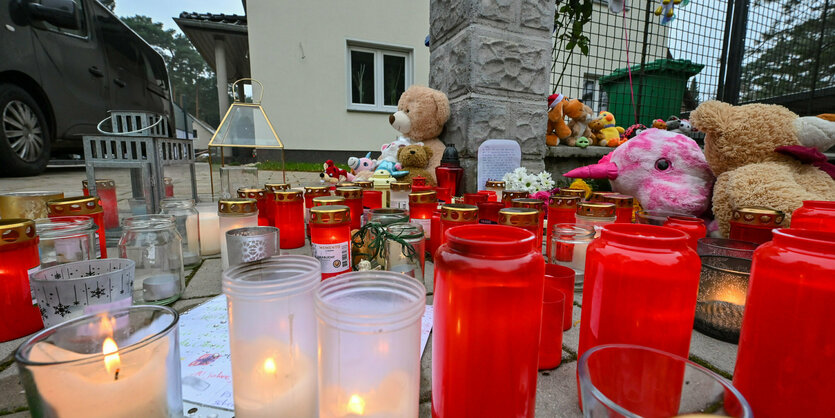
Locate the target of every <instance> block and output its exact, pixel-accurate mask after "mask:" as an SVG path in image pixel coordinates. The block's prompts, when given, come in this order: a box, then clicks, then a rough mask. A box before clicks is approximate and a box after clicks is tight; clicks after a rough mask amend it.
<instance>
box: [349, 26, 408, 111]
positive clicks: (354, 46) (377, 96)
mask: <svg viewBox="0 0 835 418" xmlns="http://www.w3.org/2000/svg"><path fill="white" fill-rule="evenodd" d="M351 51H358V52H369V53H373V54H374V104H362V103H354V102H352V101H351V99H352V96H353V82H354V81H353V80H352V78H351ZM384 55H390V56H396V57H403V58H405V71H404V78H403V79H404V82H405V84H404V86H403V90H404V91H405V90H406V89H407V88H409V86H411V85H412V84H414V82H415V81H414V49H412V48H410V47H406V46H399V45H386V44H378V43H373V42H366V41H358V40H352V39H347V40H346V48H345V85H346V96H345V97H346V109H347V110H349V111H353V112H377V113H394V112H396V111H397V106H396V105H395V106H385V105H383V103H385V97H384V96H383V95H384V91H383V85H384V80H383V56H384Z"/></svg>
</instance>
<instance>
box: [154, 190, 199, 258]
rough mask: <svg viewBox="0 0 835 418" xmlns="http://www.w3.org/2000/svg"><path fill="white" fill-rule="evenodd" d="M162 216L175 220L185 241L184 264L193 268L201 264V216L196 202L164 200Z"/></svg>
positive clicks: (174, 199)
mask: <svg viewBox="0 0 835 418" xmlns="http://www.w3.org/2000/svg"><path fill="white" fill-rule="evenodd" d="M160 214H161V215H169V216H171V217H173V218H174V225H176V227H177V232H179V233H180V237H181V238H182V239H183V264H185V265H187V266H193V265H195V264H197V263H199V262H200V226H199V222H200V221H199V218H200V214H199V212H197V209H196V208H195V207H194V200H191V199H183V198H167V199H162V210H160Z"/></svg>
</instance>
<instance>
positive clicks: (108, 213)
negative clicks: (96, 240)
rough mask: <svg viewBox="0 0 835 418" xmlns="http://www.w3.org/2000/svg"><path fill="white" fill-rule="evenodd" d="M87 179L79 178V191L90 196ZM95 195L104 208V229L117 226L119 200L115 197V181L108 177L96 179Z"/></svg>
mask: <svg viewBox="0 0 835 418" xmlns="http://www.w3.org/2000/svg"><path fill="white" fill-rule="evenodd" d="M87 186H88V183H87V180H81V192H82V193H83V194H84V196H90V189H89V188H88V187H87ZM96 196H98V197H99V198H100V199H101V207H102V210H104V229H113V228H118V227H119V201H118V200H117V199H116V182H115V181H113V180H110V179H96Z"/></svg>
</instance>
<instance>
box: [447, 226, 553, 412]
mask: <svg viewBox="0 0 835 418" xmlns="http://www.w3.org/2000/svg"><path fill="white" fill-rule="evenodd" d="M446 235H447V236H446V238H447V241H446V244H444V245H442V246H441V247H440V248H438V252H437V254H436V257H435V317H434V329H433V337H432V338H433V343H432V416H433V417H533V416H534V406H535V404H536V402H535V397H536V378H537V365H538V363H539V334H540V330H541V329H540V323H541V319H542V301H543V277H544V270H545V268H544V265H545V263H544V261H543V258H542V254H541V253H540V251H538V249H537V248H535V241H536V238H535V237H534V235H533V234H532V233H530V232H529V231H525V230H523V229H521V228H511V227H507V226H501V225H478V224H475V225H463V226H458V227H455V228H450V229H449V230H448V231H447V232H446ZM509 291H510V293H509ZM500 312H503V313H509V312H512V313H513V315H505V314H498V313H500ZM508 382H513V385H512V386H513V389H512V390H508V387H509V386H508Z"/></svg>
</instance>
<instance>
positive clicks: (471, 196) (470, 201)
mask: <svg viewBox="0 0 835 418" xmlns="http://www.w3.org/2000/svg"><path fill="white" fill-rule="evenodd" d="M489 198H490V195H488V194H485V193H464V204H465V205H478V204H479V202H486V201H487V200H488V199H489Z"/></svg>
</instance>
